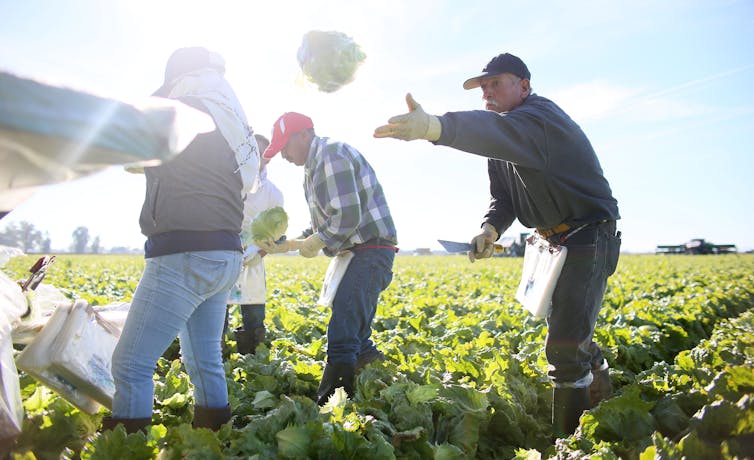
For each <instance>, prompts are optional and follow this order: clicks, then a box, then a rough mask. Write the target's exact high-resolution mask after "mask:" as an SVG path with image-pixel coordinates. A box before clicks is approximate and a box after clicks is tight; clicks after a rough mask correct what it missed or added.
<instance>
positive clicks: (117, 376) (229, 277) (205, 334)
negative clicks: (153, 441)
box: [112, 251, 242, 418]
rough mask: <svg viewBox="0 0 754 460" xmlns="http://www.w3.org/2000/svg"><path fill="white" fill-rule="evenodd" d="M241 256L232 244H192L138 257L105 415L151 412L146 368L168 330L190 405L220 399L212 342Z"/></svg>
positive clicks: (222, 391) (223, 401)
mask: <svg viewBox="0 0 754 460" xmlns="http://www.w3.org/2000/svg"><path fill="white" fill-rule="evenodd" d="M241 258H242V255H241V253H240V252H235V251H198V252H184V253H179V254H169V255H165V256H160V257H154V258H150V259H147V260H146V266H145V268H144V274H143V275H142V277H141V281H139V285H138V287H137V288H136V292H135V293H134V297H133V300H132V301H131V307H130V310H129V312H128V317H127V318H126V323H125V325H124V327H123V332H122V333H121V336H120V340H119V341H118V345H117V346H116V347H115V351H114V352H113V362H112V373H113V379H114V381H115V395H114V397H113V408H112V413H113V417H116V418H146V417H151V416H152V405H153V399H154V382H153V380H152V378H153V376H154V370H155V367H156V365H157V360H158V359H159V358H160V356H161V355H162V353H163V352H164V351H165V350H166V349H167V348H168V346H169V345H170V344H171V343H172V342H173V340H175V338H176V336H177V337H179V338H180V343H181V355H182V359H183V363H184V365H185V366H186V371H187V372H188V374H189V378H190V379H191V382H192V383H193V385H194V401H195V403H196V405H198V406H205V407H211V408H218V407H225V406H227V405H228V387H227V385H226V382H225V371H224V369H223V362H222V355H221V349H220V346H221V345H220V342H221V335H222V330H223V322H224V319H225V310H226V301H227V298H228V292H229V291H230V288H231V287H232V286H233V283H235V281H236V279H237V278H238V274H239V272H240V270H241Z"/></svg>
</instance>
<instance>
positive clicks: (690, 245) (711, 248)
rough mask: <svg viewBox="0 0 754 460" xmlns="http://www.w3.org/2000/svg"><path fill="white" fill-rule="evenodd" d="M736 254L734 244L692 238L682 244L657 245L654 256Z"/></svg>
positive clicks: (736, 250)
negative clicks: (714, 242)
mask: <svg viewBox="0 0 754 460" xmlns="http://www.w3.org/2000/svg"><path fill="white" fill-rule="evenodd" d="M735 252H738V249H737V248H736V245H735V244H713V243H710V242H709V241H707V240H705V239H703V238H694V239H692V240H690V241H688V242H686V243H683V244H677V245H676V244H664V245H658V246H657V248H656V249H655V254H730V253H735Z"/></svg>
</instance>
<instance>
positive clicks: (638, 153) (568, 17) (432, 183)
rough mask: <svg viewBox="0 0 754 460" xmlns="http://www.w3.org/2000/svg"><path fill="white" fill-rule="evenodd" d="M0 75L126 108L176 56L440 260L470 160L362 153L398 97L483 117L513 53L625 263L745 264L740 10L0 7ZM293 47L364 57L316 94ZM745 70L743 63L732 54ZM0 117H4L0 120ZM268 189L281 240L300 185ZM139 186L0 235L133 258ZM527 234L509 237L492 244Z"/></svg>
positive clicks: (279, 174) (103, 193)
mask: <svg viewBox="0 0 754 460" xmlns="http://www.w3.org/2000/svg"><path fill="white" fill-rule="evenodd" d="M0 11H2V13H0V70H4V71H10V72H13V73H16V74H18V75H21V76H25V77H32V78H36V79H42V80H46V81H51V82H56V83H59V84H63V85H66V86H71V87H74V88H78V89H82V90H86V91H90V92H95V93H100V94H105V95H109V96H114V97H118V98H123V99H128V100H133V99H139V98H143V97H146V96H147V95H149V94H151V93H152V92H153V91H154V90H155V89H157V87H159V86H160V85H161V84H162V79H163V72H164V67H165V61H166V60H167V58H168V56H169V55H170V54H171V52H172V51H173V50H174V49H176V48H179V47H184V46H197V45H198V46H205V47H207V48H209V49H211V50H213V51H216V52H218V53H220V54H221V55H222V56H223V57H224V58H225V60H226V67H227V73H226V77H227V79H228V81H229V82H230V84H231V85H232V86H233V87H234V89H235V90H236V92H237V94H238V96H239V99H240V101H241V103H242V104H243V106H244V110H245V112H246V115H247V117H248V119H249V122H250V123H251V124H252V126H253V128H254V129H255V131H256V132H259V133H262V134H264V135H266V136H268V137H269V135H270V131H271V128H272V123H273V121H274V120H275V119H276V118H277V117H278V116H279V115H280V114H281V113H283V112H285V111H298V112H302V113H305V114H307V115H309V116H310V117H311V118H312V119H313V120H314V125H315V130H316V132H317V134H318V135H321V136H328V137H331V138H334V139H338V140H341V141H344V142H347V143H349V144H351V145H352V146H353V147H355V148H356V149H357V150H359V151H360V152H361V153H362V154H363V155H364V156H365V157H366V158H367V159H368V161H369V162H370V163H371V164H372V166H373V167H374V169H375V170H376V173H377V176H378V179H379V180H380V181H381V183H382V186H383V188H384V190H385V193H386V195H387V199H388V203H389V206H390V208H391V210H392V213H393V217H394V220H395V224H396V227H397V230H398V238H399V240H400V244H399V246H400V247H401V248H402V249H405V250H406V252H408V250H412V249H414V248H417V247H426V248H431V249H433V250H439V249H441V247H440V245H439V244H438V243H437V240H438V239H445V240H458V241H468V240H470V239H471V238H472V237H473V236H474V235H475V234H476V233H477V232H478V229H479V226H480V224H481V221H482V218H483V216H484V214H485V211H486V209H487V205H488V200H489V190H488V180H487V169H486V162H485V159H484V158H482V157H480V156H475V155H470V154H466V153H463V152H460V151H456V150H453V149H450V148H446V147H436V146H433V145H432V144H430V143H429V142H426V141H414V142H409V143H407V142H402V141H398V140H393V139H374V138H373V137H372V133H373V131H374V128H375V127H377V126H379V125H382V124H384V123H385V121H386V120H387V119H388V118H389V117H391V116H393V115H397V114H399V113H404V112H405V111H406V106H405V102H404V97H405V94H406V93H407V92H411V93H412V94H413V95H414V97H415V99H416V100H417V101H418V102H419V103H421V104H422V106H423V108H424V109H425V110H426V111H427V112H429V113H434V114H442V113H444V112H447V111H456V110H476V109H483V108H484V105H483V102H482V97H481V90H479V89H476V90H471V91H464V90H463V88H462V87H461V84H462V83H463V81H464V80H465V79H466V78H469V77H470V76H473V75H475V74H477V73H479V72H480V71H481V69H482V68H483V67H484V66H485V64H486V63H487V62H488V61H489V60H490V59H491V58H492V57H493V56H495V55H497V54H499V53H502V52H506V51H507V52H511V53H513V54H516V55H518V56H519V57H521V58H522V59H523V60H524V62H526V64H527V65H528V67H529V69H530V71H531V73H532V87H533V91H534V92H535V93H536V94H539V95H541V96H544V97H547V98H549V99H552V100H553V101H554V102H555V103H557V104H559V105H560V106H561V107H562V108H563V109H564V110H565V111H566V112H567V113H569V114H570V115H571V117H572V118H573V119H574V120H576V122H577V123H579V124H580V125H581V127H582V128H583V129H584V131H585V132H586V134H587V136H588V137H589V139H590V141H591V142H592V144H593V146H594V148H595V150H596V152H597V154H598V156H599V159H600V161H601V164H602V167H603V170H604V172H605V175H606V177H607V179H608V181H609V182H610V185H611V187H612V189H613V192H614V195H615V197H616V198H617V199H618V203H619V207H620V213H621V215H622V220H621V221H620V222H619V229H620V230H621V231H622V232H623V235H624V240H623V241H624V243H623V250H624V251H631V252H651V251H653V250H654V247H655V245H657V244H663V243H665V244H668V243H674V244H677V243H682V242H684V241H687V240H689V239H691V238H697V237H701V238H707V239H709V240H711V241H712V242H714V243H719V244H722V243H732V244H736V245H737V246H738V249H739V251H744V250H749V249H752V248H754V232H752V231H751V229H752V228H754V217H753V216H752V212H751V204H750V200H751V197H752V196H754V185H752V184H754V180H752V177H751V176H752V172H753V171H754V155H752V150H753V149H752V146H753V145H754V143H753V142H752V133H754V89H752V82H754V54H752V53H751V51H750V47H751V43H754V27H752V18H754V2H751V1H748V0H741V1H680V0H671V1H664V2H650V1H630V2H629V1H625V2H624V1H619V2H600V1H588V2H587V1H571V2H555V1H553V2H537V4H536V6H534V5H532V4H530V3H527V2H509V1H501V0H495V1H492V0H490V1H469V2H453V1H429V0H427V1H411V2H404V1H398V0H386V1H380V2H354V1H349V2H345V1H344V2H329V1H328V2H324V1H322V2H320V1H276V2H248V1H221V2H187V1H181V2H178V1H149V2H148V1H141V0H139V1H135V0H129V1H120V2H109V1H108V2H104V1H95V0H73V1H66V2H54V1H35V0H28V1H23V2H10V1H6V2H3V6H2V7H0ZM309 30H338V31H342V32H344V33H346V34H348V35H350V36H352V37H353V38H354V40H355V41H356V42H357V43H359V44H360V45H361V46H362V48H363V49H364V51H365V52H366V54H367V58H366V61H365V63H364V64H363V65H362V67H361V68H360V70H359V71H358V74H357V76H356V79H355V81H354V82H353V83H351V84H349V85H347V86H345V87H344V88H342V89H340V90H338V91H336V92H334V93H331V94H326V93H321V92H318V91H317V90H316V89H315V88H314V87H312V86H311V85H307V84H304V83H303V82H302V80H301V78H300V75H299V68H298V63H297V61H296V51H297V49H298V47H299V45H300V43H301V39H302V36H303V35H304V34H305V33H306V32H307V31H309ZM747 50H748V51H747ZM0 103H1V101H0ZM269 177H270V179H271V180H272V181H273V182H274V183H275V184H276V185H277V186H278V187H279V188H280V189H281V190H282V191H283V194H284V196H285V202H286V206H285V208H286V210H287V212H288V214H289V216H290V226H289V228H290V230H289V236H297V235H298V233H299V232H300V231H301V230H303V229H304V228H306V227H307V226H308V219H309V216H308V208H307V206H306V203H305V201H304V194H303V188H302V179H303V168H298V167H295V166H293V165H291V164H288V163H287V162H286V161H284V160H283V159H282V158H280V156H277V157H275V158H274V159H273V160H272V162H271V163H270V165H269ZM143 196H144V177H143V176H138V175H131V174H128V173H126V172H124V171H123V170H122V168H119V167H118V168H112V169H109V170H107V171H105V172H102V173H100V174H97V175H95V176H90V177H88V178H84V179H79V180H76V181H73V182H69V183H65V184H59V185H55V186H48V187H45V188H43V189H41V190H40V191H39V192H37V193H36V194H35V195H34V196H33V197H31V198H30V199H29V200H27V201H26V202H25V203H23V204H22V205H21V206H19V207H18V208H17V209H16V210H14V211H13V212H12V213H11V214H9V215H8V216H7V217H5V218H4V219H3V220H2V221H0V229H2V228H3V227H4V226H5V225H7V224H9V223H13V222H19V221H29V222H31V223H33V224H34V225H35V226H36V228H37V229H39V230H42V231H43V232H44V231H47V232H49V235H50V237H51V239H52V247H53V248H54V249H65V248H67V247H68V246H69V245H70V243H71V234H72V232H73V230H74V229H75V228H76V227H79V226H86V227H87V228H88V229H89V234H90V235H91V236H92V237H93V236H97V235H99V236H100V238H101V244H102V246H104V247H106V248H108V247H113V246H127V247H136V248H138V247H141V246H142V245H143V242H144V237H143V235H141V234H140V231H139V226H138V218H139V211H140V208H141V204H142V200H143ZM522 231H525V229H524V228H523V227H522V226H521V225H520V224H519V223H518V222H516V223H515V224H514V225H513V227H511V228H510V229H509V230H508V231H507V232H506V234H505V235H506V236H515V237H517V236H518V234H519V233H520V232H522Z"/></svg>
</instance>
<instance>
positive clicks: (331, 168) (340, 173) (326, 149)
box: [304, 136, 398, 256]
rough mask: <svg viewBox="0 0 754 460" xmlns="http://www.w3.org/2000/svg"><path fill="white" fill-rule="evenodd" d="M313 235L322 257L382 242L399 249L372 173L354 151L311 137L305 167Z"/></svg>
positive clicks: (337, 143)
mask: <svg viewBox="0 0 754 460" xmlns="http://www.w3.org/2000/svg"><path fill="white" fill-rule="evenodd" d="M304 172H305V173H304V194H305V195H306V201H307V203H308V204H309V213H310V215H311V223H312V231H313V232H315V233H319V235H320V237H322V241H324V242H325V245H326V246H327V247H326V248H325V249H324V252H325V254H327V255H329V256H333V255H335V254H337V253H338V252H339V251H341V250H344V249H349V248H351V247H352V246H354V245H357V244H361V243H365V242H366V241H369V240H371V239H372V238H382V239H385V240H389V241H392V242H393V243H394V244H397V243H398V239H397V236H396V232H395V225H394V224H393V218H392V217H391V216H390V209H389V208H388V205H387V201H386V200H385V194H384V193H383V191H382V186H381V185H380V183H379V182H378V181H377V176H376V175H375V173H374V170H373V169H372V167H371V166H370V165H369V163H368V162H367V161H366V159H365V158H364V157H363V156H362V155H361V154H360V153H359V152H358V151H357V150H356V149H354V148H353V147H351V146H350V145H348V144H345V143H342V142H333V141H330V140H329V139H328V138H326V137H318V136H315V137H314V139H313V140H312V145H311V147H310V148H309V157H308V158H307V160H306V164H305V165H304Z"/></svg>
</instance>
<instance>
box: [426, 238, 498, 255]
mask: <svg viewBox="0 0 754 460" xmlns="http://www.w3.org/2000/svg"><path fill="white" fill-rule="evenodd" d="M437 242H438V243H440V244H441V245H442V247H443V248H445V250H446V251H448V252H450V253H457V252H469V251H471V243H459V242H458V241H447V240H437ZM501 252H503V246H502V245H501V244H497V243H495V254H499V253H501Z"/></svg>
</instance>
